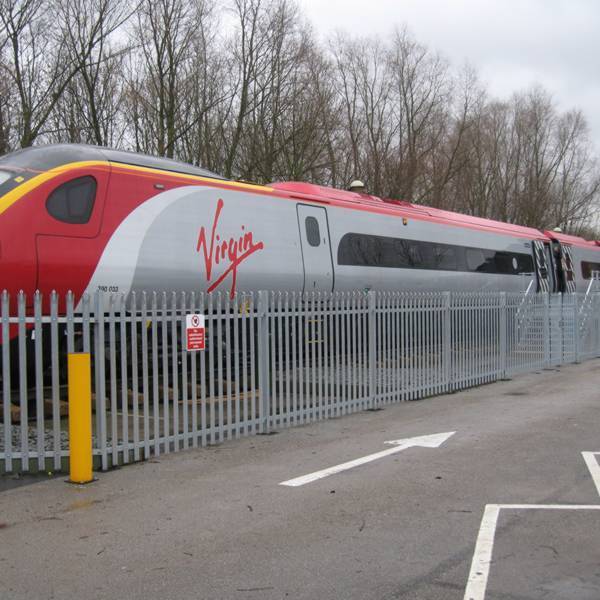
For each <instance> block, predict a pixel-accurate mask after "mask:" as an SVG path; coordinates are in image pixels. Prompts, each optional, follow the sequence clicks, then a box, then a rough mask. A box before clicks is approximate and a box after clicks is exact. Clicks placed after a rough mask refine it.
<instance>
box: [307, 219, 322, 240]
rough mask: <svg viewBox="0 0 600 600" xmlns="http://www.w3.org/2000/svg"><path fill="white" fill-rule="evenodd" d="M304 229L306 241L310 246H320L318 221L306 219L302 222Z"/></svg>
mask: <svg viewBox="0 0 600 600" xmlns="http://www.w3.org/2000/svg"><path fill="white" fill-rule="evenodd" d="M304 225H305V227H306V239H307V240H308V243H309V244H310V245H311V246H320V245H321V231H320V230H319V221H317V219H315V217H306V220H305V221H304Z"/></svg>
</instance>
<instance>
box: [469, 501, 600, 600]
mask: <svg viewBox="0 0 600 600" xmlns="http://www.w3.org/2000/svg"><path fill="white" fill-rule="evenodd" d="M501 510H600V504H488V505H486V507H485V511H484V513H483V518H482V519H481V526H480V527H479V534H478V536H477V543H476V544H475V552H474V553H473V560H472V562H471V570H470V572H469V579H468V581H467V587H466V588H465V595H464V600H484V598H485V591H486V588H487V582H488V577H489V573H490V564H491V562H492V552H493V550H494V537H495V535H496V527H497V525H498V516H499V514H500V511H501Z"/></svg>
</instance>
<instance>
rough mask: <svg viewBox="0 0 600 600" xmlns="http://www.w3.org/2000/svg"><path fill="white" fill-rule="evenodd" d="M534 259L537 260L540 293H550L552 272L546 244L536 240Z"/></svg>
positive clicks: (536, 267)
mask: <svg viewBox="0 0 600 600" xmlns="http://www.w3.org/2000/svg"><path fill="white" fill-rule="evenodd" d="M533 257H534V260H535V271H536V273H537V280H538V292H549V291H550V285H551V281H550V272H549V268H550V266H549V265H548V259H547V256H546V250H545V248H544V242H541V241H539V240H534V242H533Z"/></svg>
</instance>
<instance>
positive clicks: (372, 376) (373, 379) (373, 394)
mask: <svg viewBox="0 0 600 600" xmlns="http://www.w3.org/2000/svg"><path fill="white" fill-rule="evenodd" d="M367 309H368V312H369V339H368V343H369V407H370V408H372V409H373V408H379V399H378V395H377V352H376V349H377V326H376V319H377V292H375V291H373V290H369V292H367Z"/></svg>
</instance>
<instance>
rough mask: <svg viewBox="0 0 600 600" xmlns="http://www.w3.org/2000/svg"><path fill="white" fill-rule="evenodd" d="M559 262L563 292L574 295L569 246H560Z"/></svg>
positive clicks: (571, 256) (573, 276)
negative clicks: (562, 279)
mask: <svg viewBox="0 0 600 600" xmlns="http://www.w3.org/2000/svg"><path fill="white" fill-rule="evenodd" d="M560 262H561V266H562V272H563V278H564V290H565V292H566V293H567V294H574V293H575V273H574V271H573V252H572V250H571V246H566V245H564V244H561V245H560Z"/></svg>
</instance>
